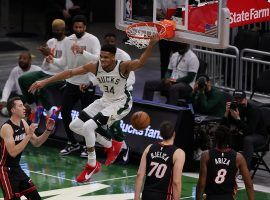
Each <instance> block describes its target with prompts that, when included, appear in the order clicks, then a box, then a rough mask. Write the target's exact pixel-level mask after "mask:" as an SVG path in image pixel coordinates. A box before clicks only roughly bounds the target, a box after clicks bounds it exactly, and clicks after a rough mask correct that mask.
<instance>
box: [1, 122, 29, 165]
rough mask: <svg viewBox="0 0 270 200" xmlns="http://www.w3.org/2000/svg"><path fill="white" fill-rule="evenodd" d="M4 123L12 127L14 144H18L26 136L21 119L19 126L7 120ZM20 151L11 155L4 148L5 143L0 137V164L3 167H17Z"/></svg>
mask: <svg viewBox="0 0 270 200" xmlns="http://www.w3.org/2000/svg"><path fill="white" fill-rule="evenodd" d="M5 124H9V125H10V126H11V127H12V129H13V132H14V134H13V138H14V141H15V144H16V145H17V144H19V143H20V142H21V141H22V140H23V139H24V138H25V136H26V134H25V128H24V125H23V122H22V121H21V123H20V126H17V125H15V124H13V123H12V122H11V120H8V121H6V122H5ZM21 155H22V152H21V153H20V154H18V155H17V156H16V157H15V158H13V157H11V156H10V155H9V153H8V151H7V149H6V146H5V143H4V140H3V138H1V137H0V166H5V167H18V166H20V159H21Z"/></svg>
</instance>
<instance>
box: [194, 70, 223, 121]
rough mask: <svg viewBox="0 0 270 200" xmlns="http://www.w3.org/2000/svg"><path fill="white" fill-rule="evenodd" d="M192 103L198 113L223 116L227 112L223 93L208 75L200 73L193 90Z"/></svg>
mask: <svg viewBox="0 0 270 200" xmlns="http://www.w3.org/2000/svg"><path fill="white" fill-rule="evenodd" d="M191 99H192V104H193V108H194V110H195V112H196V113H201V114H205V115H211V116H215V117H222V116H223V115H224V112H225V100H224V97H223V94H222V93H221V92H220V91H219V90H218V89H217V88H215V87H213V86H212V83H211V81H210V79H209V77H208V76H207V75H200V76H199V77H198V79H197V81H196V83H195V85H194V88H193V91H192V98H191Z"/></svg>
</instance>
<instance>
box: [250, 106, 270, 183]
mask: <svg viewBox="0 0 270 200" xmlns="http://www.w3.org/2000/svg"><path fill="white" fill-rule="evenodd" d="M260 110H261V112H262V115H263V116H262V118H263V119H264V125H265V126H266V129H267V132H268V138H267V140H266V142H265V144H264V145H262V146H260V147H257V148H256V149H255V151H254V155H253V158H254V159H253V160H255V161H256V163H255V167H254V172H253V173H252V176H251V178H252V179H253V178H254V176H255V174H256V172H257V171H258V170H263V171H267V172H269V174H270V168H269V166H268V165H267V163H266V162H265V160H264V157H265V155H266V154H267V153H268V152H269V143H270V108H269V107H261V108H260Z"/></svg>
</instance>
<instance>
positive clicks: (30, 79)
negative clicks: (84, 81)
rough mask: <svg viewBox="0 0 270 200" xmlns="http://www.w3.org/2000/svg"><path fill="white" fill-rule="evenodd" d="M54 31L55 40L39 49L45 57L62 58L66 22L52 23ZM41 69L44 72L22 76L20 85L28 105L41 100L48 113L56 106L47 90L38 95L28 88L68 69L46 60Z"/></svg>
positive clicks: (59, 20) (56, 20) (50, 40)
mask: <svg viewBox="0 0 270 200" xmlns="http://www.w3.org/2000/svg"><path fill="white" fill-rule="evenodd" d="M52 30H53V35H54V38H51V39H49V40H48V41H47V43H46V45H45V46H41V47H39V50H40V52H41V53H42V54H43V55H44V57H47V56H49V55H51V56H53V57H57V58H60V57H62V56H63V54H64V48H65V40H66V36H65V22H64V21H63V20H61V19H55V20H54V21H53V23H52ZM41 68H42V71H37V72H31V73H27V74H24V75H22V76H21V77H20V78H19V85H20V88H21V90H22V94H23V96H24V98H25V100H26V102H27V103H28V104H35V103H38V102H36V100H37V99H38V100H40V103H41V104H42V106H43V107H44V108H45V109H46V110H47V111H49V110H50V109H51V108H52V107H53V106H54V105H53V104H54V102H53V101H52V99H50V98H49V96H48V93H47V92H46V91H45V90H41V91H39V92H38V93H35V94H31V93H29V92H28V88H29V87H30V86H31V85H32V84H33V83H34V82H35V81H37V80H40V79H44V78H48V77H51V76H52V75H54V74H56V73H58V72H62V71H63V70H64V69H66V67H65V66H57V65H54V64H52V63H48V62H46V58H44V61H43V63H42V66H41ZM31 107H33V106H31Z"/></svg>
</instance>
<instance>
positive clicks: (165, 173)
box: [144, 143, 178, 195]
mask: <svg viewBox="0 0 270 200" xmlns="http://www.w3.org/2000/svg"><path fill="white" fill-rule="evenodd" d="M177 149H178V148H177V147H176V146H174V145H162V144H160V143H155V144H153V145H152V146H151V147H150V149H149V152H148V154H147V156H146V179H145V183H144V191H149V192H156V193H163V194H167V195H172V181H173V154H174V152H175V151H176V150H177Z"/></svg>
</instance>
